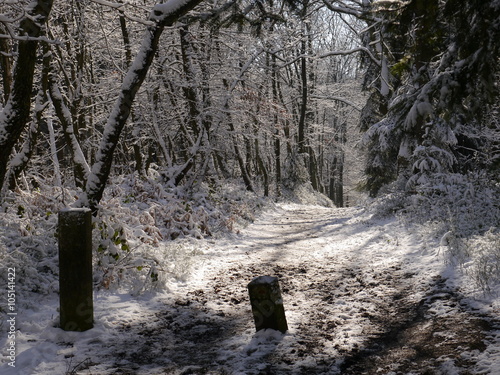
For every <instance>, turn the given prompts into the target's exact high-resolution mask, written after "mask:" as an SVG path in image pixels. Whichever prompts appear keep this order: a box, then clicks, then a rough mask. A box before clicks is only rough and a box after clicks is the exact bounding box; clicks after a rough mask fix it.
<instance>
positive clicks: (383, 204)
mask: <svg viewBox="0 0 500 375" xmlns="http://www.w3.org/2000/svg"><path fill="white" fill-rule="evenodd" d="M421 182H422V183H420V184H417V185H414V186H413V187H412V191H411V193H409V192H404V191H403V190H402V189H401V186H394V189H393V190H392V191H391V190H390V189H389V188H388V190H387V191H386V195H384V196H383V197H381V198H380V199H377V200H376V201H375V202H374V203H373V204H372V205H371V209H372V210H373V212H374V214H376V215H379V216H383V215H389V214H393V213H396V214H397V215H398V216H399V217H400V219H401V220H403V221H404V222H406V223H408V225H412V226H420V228H421V229H422V230H423V232H425V233H426V234H427V235H428V236H431V237H433V239H432V238H429V239H428V240H429V241H432V240H434V241H436V242H438V241H439V243H438V244H440V245H442V246H445V247H446V249H447V251H448V255H449V260H450V261H451V262H455V263H457V264H460V265H464V266H465V265H467V267H464V269H466V270H467V272H469V273H470V274H471V276H472V277H473V279H475V280H476V281H477V282H478V284H479V285H480V286H481V287H483V288H484V289H490V288H491V287H492V286H493V284H498V283H500V246H499V244H500V235H499V232H498V226H499V224H500V184H499V183H498V182H496V181H494V180H492V179H491V178H490V176H488V175H487V174H486V173H470V174H468V175H461V174H434V175H427V176H425V181H421Z"/></svg>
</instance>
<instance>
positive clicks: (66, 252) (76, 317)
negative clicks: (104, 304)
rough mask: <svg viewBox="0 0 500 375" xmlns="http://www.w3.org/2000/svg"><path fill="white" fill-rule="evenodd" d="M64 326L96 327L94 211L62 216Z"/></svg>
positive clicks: (69, 328) (71, 211)
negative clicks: (93, 285) (93, 245)
mask: <svg viewBox="0 0 500 375" xmlns="http://www.w3.org/2000/svg"><path fill="white" fill-rule="evenodd" d="M59 302H60V305H59V306H60V314H61V317H60V319H61V320H60V323H61V328H62V329H63V330H65V331H86V330H88V329H90V328H92V327H93V326H94V303H93V298H92V211H91V210H89V209H67V210H63V211H60V212H59Z"/></svg>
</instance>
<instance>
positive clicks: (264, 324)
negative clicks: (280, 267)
mask: <svg viewBox="0 0 500 375" xmlns="http://www.w3.org/2000/svg"><path fill="white" fill-rule="evenodd" d="M248 293H249V294H250V303H251V304H252V313H253V318H254V321H255V328H256V329H257V331H260V330H261V329H266V328H271V329H274V330H277V331H281V332H282V333H285V332H286V331H287V330H288V325H287V322H286V317H285V309H284V307H283V299H282V298H281V291H280V287H279V284H278V278H277V277H273V276H259V277H256V278H255V279H253V280H252V281H251V282H250V283H249V284H248Z"/></svg>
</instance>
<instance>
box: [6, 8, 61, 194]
mask: <svg viewBox="0 0 500 375" xmlns="http://www.w3.org/2000/svg"><path fill="white" fill-rule="evenodd" d="M51 8H52V0H38V1H36V3H35V5H34V7H33V8H32V10H31V11H30V12H29V14H27V15H26V16H25V18H24V19H23V20H22V21H21V24H20V33H21V35H23V36H26V37H28V38H26V39H22V40H19V44H18V56H17V63H16V66H15V68H14V74H13V83H12V91H11V93H10V95H9V99H8V100H7V103H6V104H5V107H4V109H3V111H2V112H1V113H0V186H2V185H3V183H4V182H5V175H6V173H7V165H8V161H9V157H10V155H11V153H12V150H13V148H14V145H15V144H16V143H17V141H18V140H19V137H20V136H21V134H22V132H23V130H24V129H25V127H26V124H27V123H28V121H29V119H30V106H31V95H32V90H33V76H34V72H35V64H36V57H37V49H38V41H37V40H35V39H30V38H29V37H32V38H37V37H39V36H40V35H41V34H42V30H41V27H42V26H43V25H44V23H45V21H46V20H47V17H48V15H49V13H50V11H51ZM35 20H36V22H35Z"/></svg>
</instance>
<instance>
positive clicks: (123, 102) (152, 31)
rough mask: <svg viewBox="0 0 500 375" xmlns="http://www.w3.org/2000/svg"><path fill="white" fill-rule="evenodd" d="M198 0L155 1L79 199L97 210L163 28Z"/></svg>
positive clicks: (196, 3)
mask: <svg viewBox="0 0 500 375" xmlns="http://www.w3.org/2000/svg"><path fill="white" fill-rule="evenodd" d="M200 2H201V0H188V1H184V2H180V3H178V4H177V6H175V5H171V4H170V3H171V1H169V2H167V3H166V4H157V5H156V6H155V8H154V9H153V11H152V13H151V15H150V21H152V23H153V24H152V25H151V26H148V28H147V30H146V35H145V36H144V39H143V41H142V45H141V47H140V49H139V52H138V54H137V56H136V58H135V61H134V63H133V64H132V66H131V67H130V69H129V70H128V72H127V75H126V76H125V79H124V81H123V83H122V87H121V93H120V96H119V97H118V99H117V101H116V103H115V106H114V109H113V111H112V112H111V114H110V116H109V118H108V121H107V123H106V126H105V129H104V134H103V138H102V140H101V144H100V146H99V150H98V151H97V155H96V161H95V163H94V165H93V166H92V172H91V175H90V176H89V179H88V181H87V186H86V193H87V194H86V195H87V197H86V198H87V202H81V204H88V205H89V207H90V208H91V209H92V211H93V212H94V213H96V212H97V208H98V204H99V201H100V200H101V198H102V195H103V193H104V188H105V187H106V182H107V180H108V177H109V174H110V172H111V166H112V163H113V153H114V151H115V149H116V146H117V145H118V140H119V139H120V134H121V132H122V130H123V127H124V126H125V123H126V122H127V119H128V116H129V115H130V110H131V107H132V103H133V102H134V99H135V96H136V94H137V91H138V90H139V88H140V87H141V85H142V83H143V81H144V79H145V78H146V75H147V72H148V70H149V67H150V66H151V63H152V62H153V59H154V56H155V54H156V51H157V49H158V42H159V39H160V36H161V34H162V32H163V30H164V28H165V27H166V26H172V25H173V24H174V23H175V22H177V20H178V19H179V18H180V17H181V16H182V15H184V14H186V13H187V12H188V11H190V10H191V9H193V8H194V7H195V6H196V5H198V4H199V3H200Z"/></svg>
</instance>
